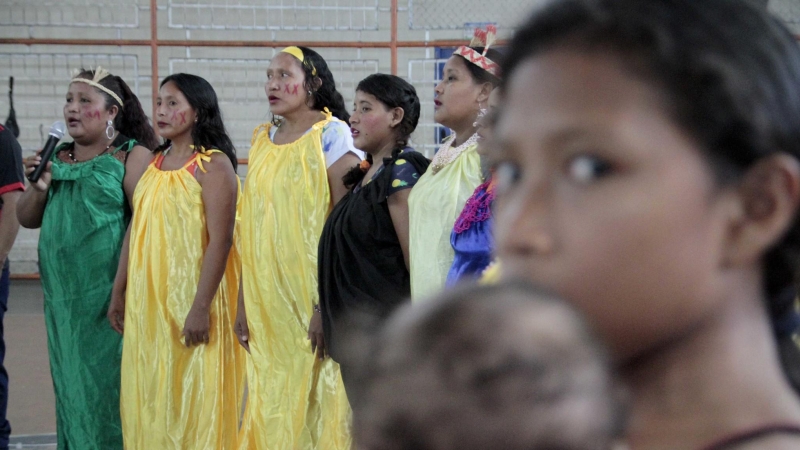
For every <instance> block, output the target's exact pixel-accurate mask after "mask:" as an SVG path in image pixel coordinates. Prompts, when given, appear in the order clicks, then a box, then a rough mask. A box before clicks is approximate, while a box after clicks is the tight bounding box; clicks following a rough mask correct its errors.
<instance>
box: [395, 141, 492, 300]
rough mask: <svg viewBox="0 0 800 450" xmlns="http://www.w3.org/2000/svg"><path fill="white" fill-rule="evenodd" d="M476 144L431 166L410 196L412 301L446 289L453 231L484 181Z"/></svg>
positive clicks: (409, 244)
mask: <svg viewBox="0 0 800 450" xmlns="http://www.w3.org/2000/svg"><path fill="white" fill-rule="evenodd" d="M476 148H477V144H473V145H470V146H469V147H467V148H466V149H465V150H464V151H463V152H462V153H461V154H460V155H458V157H456V158H455V159H454V160H453V161H452V162H450V163H449V164H448V165H446V166H445V167H444V168H442V169H441V170H439V171H438V172H436V173H434V172H433V170H431V169H428V171H427V172H425V174H424V175H422V177H420V179H419V181H418V182H417V184H416V186H414V189H412V190H411V195H409V197H408V222H409V223H408V225H409V230H408V251H409V259H410V260H411V261H410V265H409V272H410V274H411V299H412V300H413V301H417V300H420V299H422V298H426V297H429V296H431V295H435V294H436V293H438V292H439V291H441V290H442V289H443V288H444V284H445V280H446V279H447V273H448V272H449V271H450V267H451V266H452V265H453V258H454V257H455V253H454V252H453V246H452V245H450V234H451V233H452V231H453V225H454V224H455V221H456V219H457V218H458V215H459V214H460V213H461V210H463V209H464V205H465V204H466V202H467V199H469V197H470V196H471V195H472V193H473V192H475V188H477V187H478V185H480V184H481V182H482V180H481V159H480V156H479V155H478V152H477V151H476Z"/></svg>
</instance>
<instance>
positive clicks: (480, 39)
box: [453, 25, 500, 78]
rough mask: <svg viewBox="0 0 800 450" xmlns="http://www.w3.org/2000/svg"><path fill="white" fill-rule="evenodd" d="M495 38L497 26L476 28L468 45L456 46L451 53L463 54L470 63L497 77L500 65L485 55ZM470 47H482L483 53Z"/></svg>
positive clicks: (498, 76)
mask: <svg viewBox="0 0 800 450" xmlns="http://www.w3.org/2000/svg"><path fill="white" fill-rule="evenodd" d="M496 39H497V27H495V26H494V25H489V26H487V27H486V30H485V31H484V30H481V29H480V28H476V29H475V35H474V36H473V37H472V40H471V41H470V43H469V46H466V45H462V46H461V47H458V49H457V50H456V51H455V52H453V54H454V55H459V56H463V57H464V59H466V60H467V61H469V62H471V63H472V64H475V65H476V66H478V67H480V68H481V69H483V70H485V71H487V72H489V73H490V74H492V75H494V76H496V77H497V78H500V66H499V65H498V64H497V63H495V62H494V61H492V60H491V59H489V58H487V57H486V52H488V51H489V47H491V46H492V44H494V42H495V40H496ZM470 47H483V53H478V52H477V51H475V50H474V49H472V48H470Z"/></svg>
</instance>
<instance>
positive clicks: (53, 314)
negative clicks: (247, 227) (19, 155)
mask: <svg viewBox="0 0 800 450" xmlns="http://www.w3.org/2000/svg"><path fill="white" fill-rule="evenodd" d="M65 145H70V144H64V145H62V146H61V147H60V148H59V150H60V149H62V148H64V146H65ZM134 145H136V142H135V141H134V140H130V139H128V138H125V137H122V136H119V137H118V138H117V139H116V140H115V141H114V143H113V144H112V149H113V150H111V151H109V152H106V153H104V154H102V155H100V156H97V157H95V158H94V159H91V160H89V161H85V162H80V163H74V164H67V163H64V162H63V161H61V160H59V159H58V157H57V155H54V157H53V159H52V162H53V168H52V170H53V181H52V183H51V185H50V191H49V192H48V197H47V206H46V207H45V210H44V217H43V218H42V229H41V232H40V234H39V271H40V273H41V279H42V288H43V290H44V314H45V323H46V326H47V346H48V349H49V351H50V371H51V373H52V376H53V387H54V389H55V397H56V427H57V434H58V449H59V450H95V449H97V450H101V449H102V450H113V449H122V427H121V425H120V416H119V389H120V364H121V359H122V337H121V336H120V335H119V334H117V333H116V332H115V331H114V330H113V329H112V328H111V326H110V324H109V323H108V320H107V319H106V312H107V311H108V305H109V302H110V300H111V288H112V286H113V283H114V277H115V275H116V272H117V264H118V261H119V255H120V248H121V247H122V240H123V239H124V238H125V230H126V229H127V226H128V221H129V220H130V208H129V206H128V203H127V200H126V197H125V193H124V191H123V188H122V179H123V177H124V175H125V165H124V164H123V163H122V162H121V161H119V160H118V159H117V157H116V156H115V154H116V153H117V152H119V151H122V152H127V151H130V149H131V148H133V146H134Z"/></svg>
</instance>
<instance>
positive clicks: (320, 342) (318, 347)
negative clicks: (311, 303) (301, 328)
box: [308, 307, 325, 359]
mask: <svg viewBox="0 0 800 450" xmlns="http://www.w3.org/2000/svg"><path fill="white" fill-rule="evenodd" d="M308 340H310V341H311V353H316V354H317V357H318V358H319V359H325V335H324V333H323V332H322V314H320V312H319V309H317V307H314V314H313V315H312V316H311V321H310V322H309V324H308Z"/></svg>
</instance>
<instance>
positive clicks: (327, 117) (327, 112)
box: [311, 106, 339, 130]
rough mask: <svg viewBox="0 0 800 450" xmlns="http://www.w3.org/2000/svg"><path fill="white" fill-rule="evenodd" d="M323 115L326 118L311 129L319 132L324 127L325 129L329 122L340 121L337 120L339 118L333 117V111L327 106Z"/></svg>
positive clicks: (323, 109) (323, 110)
mask: <svg viewBox="0 0 800 450" xmlns="http://www.w3.org/2000/svg"><path fill="white" fill-rule="evenodd" d="M322 113H323V114H325V118H324V119H322V120H320V121H319V122H317V123H315V124H314V125H313V126H312V127H311V129H312V130H319V129H321V128H322V127H324V126H325V125H327V124H328V122H331V121H333V120H339V119H337V118H335V117H333V113H332V112H331V110H330V109H328V107H327V106H326V107H324V108H322Z"/></svg>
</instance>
